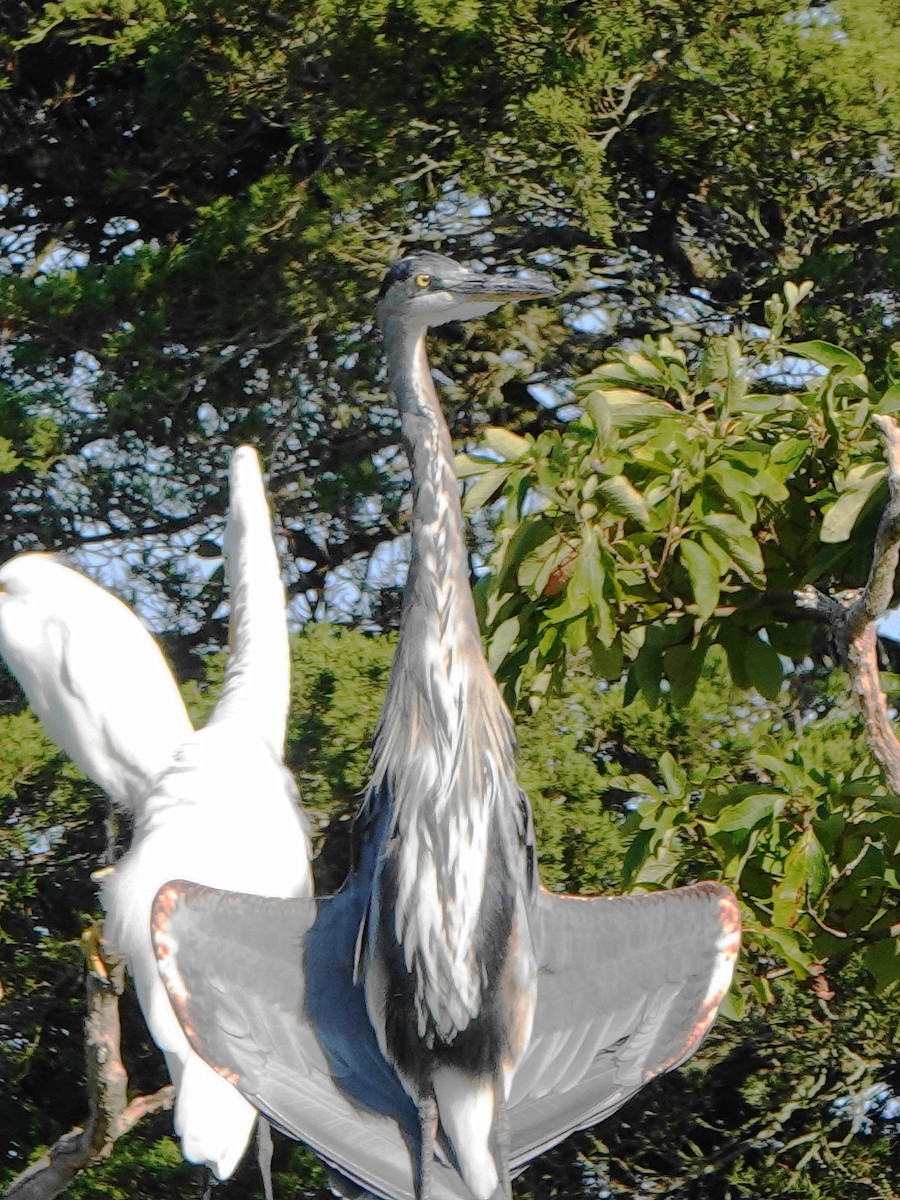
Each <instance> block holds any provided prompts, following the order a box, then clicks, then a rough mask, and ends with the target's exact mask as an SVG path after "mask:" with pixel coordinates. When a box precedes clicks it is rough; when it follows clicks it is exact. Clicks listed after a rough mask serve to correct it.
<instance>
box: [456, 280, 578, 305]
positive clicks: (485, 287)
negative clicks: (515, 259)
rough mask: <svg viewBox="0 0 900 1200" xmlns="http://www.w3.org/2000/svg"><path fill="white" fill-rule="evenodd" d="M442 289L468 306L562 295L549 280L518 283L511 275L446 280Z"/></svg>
mask: <svg viewBox="0 0 900 1200" xmlns="http://www.w3.org/2000/svg"><path fill="white" fill-rule="evenodd" d="M441 289H442V290H443V291H446V292H449V293H450V295H451V296H452V297H453V298H454V300H459V301H460V302H461V303H464V304H465V303H473V304H485V303H486V304H509V303H510V302H512V301H516V300H543V299H546V298H548V297H550V296H557V295H559V288H557V287H556V286H554V284H552V283H549V282H548V281H547V280H545V279H518V278H515V277H513V276H511V275H474V274H473V275H466V276H463V277H462V278H461V279H453V278H450V279H442V280H441Z"/></svg>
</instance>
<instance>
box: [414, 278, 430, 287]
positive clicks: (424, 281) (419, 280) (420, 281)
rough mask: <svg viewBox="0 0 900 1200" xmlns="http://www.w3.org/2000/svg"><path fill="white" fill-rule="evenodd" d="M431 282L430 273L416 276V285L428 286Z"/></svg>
mask: <svg viewBox="0 0 900 1200" xmlns="http://www.w3.org/2000/svg"><path fill="white" fill-rule="evenodd" d="M429 283H431V276H430V275H417V276H416V287H420V288H427V287H428V285H429Z"/></svg>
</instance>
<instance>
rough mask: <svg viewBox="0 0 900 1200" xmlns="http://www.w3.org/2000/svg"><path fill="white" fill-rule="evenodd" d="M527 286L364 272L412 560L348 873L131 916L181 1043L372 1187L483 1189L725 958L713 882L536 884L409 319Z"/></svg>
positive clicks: (420, 329) (631, 1067)
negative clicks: (269, 893) (302, 888)
mask: <svg viewBox="0 0 900 1200" xmlns="http://www.w3.org/2000/svg"><path fill="white" fill-rule="evenodd" d="M541 291H542V289H541V288H540V287H537V286H534V285H531V284H529V283H527V282H526V283H523V282H522V281H515V280H512V279H505V280H498V279H497V278H496V277H490V276H473V275H472V273H470V272H467V271H466V270H465V269H464V268H462V267H460V266H458V264H455V263H453V262H452V261H451V260H449V259H444V258H442V257H441V256H436V255H419V256H415V257H413V258H410V259H405V260H402V261H401V262H400V263H399V264H395V266H394V267H393V268H392V269H391V270H390V271H389V273H388V275H387V277H386V279H385V282H384V284H383V286H382V291H381V296H380V300H379V314H378V315H379V321H380V324H381V326H382V329H383V331H384V334H385V346H386V352H387V358H388V368H389V378H390V381H391V389H392V392H393V394H394V395H395V397H396V399H397V402H398V406H399V408H400V412H401V422H402V428H403V433H404V439H405V441H406V444H407V447H408V450H409V454H410V459H411V466H412V477H413V534H412V555H411V563H410V571H409V579H408V582H407V587H406V593H405V598H404V608H403V613H402V617H401V635H400V640H399V643H398V648H397V653H396V657H395V662H394V665H393V669H392V673H391V679H390V683H389V688H388V696H387V699H386V702H385V708H384V712H383V714H382V718H381V722H380V725H379V728H378V731H377V733H376V738H375V745H374V749H373V775H372V782H371V785H370V788H369V790H368V793H367V796H366V799H365V802H364V804H363V807H362V809H361V811H360V814H359V816H358V818H357V822H356V826H355V831H354V832H355V843H356V859H355V865H354V870H353V872H352V874H351V876H350V879H349V880H348V882H347V884H346V885H345V887H344V888H343V889H342V891H341V892H340V893H338V895H336V896H334V897H332V898H326V899H322V900H318V901H311V900H309V901H306V900H297V901H286V902H280V903H279V902H274V901H255V900H251V899H249V898H247V897H243V898H242V897H239V896H229V895H225V894H222V893H215V892H211V891H208V890H206V889H202V888H196V887H193V886H189V885H186V884H182V883H172V884H169V885H167V886H166V887H165V888H164V889H163V890H162V892H161V893H160V896H159V898H158V900H157V905H156V908H155V910H154V919H153V924H154V937H155V943H156V947H157V955H158V958H159V962H160V969H161V971H162V974H163V977H164V979H165V981H166V986H167V988H168V990H169V994H170V996H171V997H172V999H173V1004H174V1005H175V1008H176V1011H177V1013H178V1015H179V1018H180V1019H181V1021H182V1024H183V1026H184V1028H185V1030H186V1031H187V1033H188V1037H189V1039H190V1040H191V1042H192V1044H193V1045H194V1046H195V1047H196V1048H197V1049H198V1050H199V1051H200V1052H201V1053H202V1054H203V1055H204V1056H205V1057H206V1058H207V1059H208V1061H210V1062H211V1063H213V1064H215V1065H216V1067H217V1068H218V1069H219V1070H220V1071H222V1072H223V1073H226V1074H227V1076H228V1077H229V1078H231V1079H232V1080H233V1081H234V1082H235V1084H236V1086H238V1087H239V1088H240V1089H241V1090H242V1092H244V1094H245V1095H248V1096H249V1097H250V1098H251V1099H252V1100H253V1102H254V1103H255V1104H256V1105H257V1106H258V1107H259V1108H260V1109H261V1110H262V1111H263V1112H265V1113H266V1114H267V1115H269V1116H270V1117H271V1118H272V1119H273V1120H274V1121H275V1122H276V1123H277V1124H278V1125H280V1126H281V1128H283V1129H284V1130H286V1131H287V1132H290V1133H292V1134H294V1135H295V1136H297V1137H300V1138H301V1139H303V1140H305V1141H307V1142H308V1143H309V1144H310V1145H311V1146H313V1148H314V1149H316V1150H317V1151H318V1152H319V1153H320V1154H321V1155H322V1157H323V1158H324V1160H325V1161H326V1162H327V1163H328V1164H329V1165H331V1166H333V1167H334V1168H335V1169H337V1170H339V1171H341V1172H342V1173H343V1174H344V1175H346V1176H347V1177H349V1178H350V1179H351V1180H352V1181H353V1182H354V1183H355V1184H357V1185H358V1186H360V1187H362V1188H364V1189H367V1190H369V1191H370V1192H372V1193H373V1194H375V1195H378V1196H381V1197H383V1198H384V1200H401V1198H403V1200H406V1198H407V1197H408V1196H409V1194H410V1191H411V1190H413V1189H415V1191H416V1193H417V1195H418V1196H420V1197H424V1196H428V1195H429V1194H430V1196H431V1197H432V1200H445V1198H446V1197H448V1196H457V1197H469V1198H471V1197H472V1196H475V1197H476V1198H477V1200H487V1197H493V1196H494V1195H495V1194H496V1195H498V1196H508V1195H509V1171H510V1169H515V1168H516V1167H517V1166H519V1165H521V1164H523V1163H524V1162H526V1161H527V1160H528V1159H529V1158H530V1157H532V1156H533V1155H534V1154H536V1153H539V1152H540V1151H541V1150H543V1149H546V1148H547V1147H548V1146H550V1145H553V1144H554V1143H555V1142H557V1141H558V1140H560V1139H561V1138H562V1137H565V1136H566V1134H567V1133H569V1132H571V1131H572V1130H574V1129H577V1128H580V1127H582V1126H583V1125H587V1124H590V1123H592V1122H593V1121H595V1120H599V1119H600V1118H601V1117H603V1116H605V1115H608V1113H610V1112H612V1111H613V1110H614V1109H615V1108H617V1107H618V1106H619V1105H620V1104H622V1103H624V1101H625V1100H626V1099H627V1098H628V1097H629V1096H630V1095H632V1094H633V1093H634V1091H635V1090H637V1088H638V1087H640V1086H641V1085H642V1083H643V1082H645V1081H646V1080H647V1079H648V1078H651V1077H652V1076H653V1075H655V1074H657V1073H659V1072H660V1071H662V1070H667V1069H669V1068H670V1067H672V1066H675V1065H677V1064H678V1063H679V1062H680V1061H682V1060H683V1059H684V1058H685V1057H686V1056H687V1055H689V1054H690V1053H692V1052H693V1049H695V1048H696V1045H697V1044H698V1043H699V1040H700V1038H701V1037H702V1036H703V1034H704V1033H705V1032H706V1030H707V1029H708V1028H709V1025H710V1024H711V1022H712V1020H713V1018H714V1016H715V1012H716V1010H717V1007H718V1005H719V1003H721V1000H722V998H723V996H724V994H725V990H726V989H727V986H728V982H729V981H730V977H731V971H732V968H733V965H734V961H735V957H736V954H737V946H738V941H739V928H740V921H739V917H738V910H737V905H736V902H735V900H734V897H733V896H732V894H731V893H730V892H729V891H728V889H727V888H724V887H722V886H720V885H717V884H697V885H694V886H693V887H690V888H685V889H681V890H679V891H674V892H667V893H662V894H660V895H658V896H649V897H636V898H616V899H605V898H599V899H592V900H581V899H575V898H570V897H569V898H562V897H557V896H552V895H550V894H549V893H547V892H546V891H545V890H543V889H542V888H540V886H539V883H538V881H537V875H536V870H535V861H534V846H533V834H532V828H531V813H530V808H529V805H528V802H527V799H526V798H525V797H524V795H523V794H522V792H521V790H520V789H519V787H518V784H517V783H516V778H515V768H514V761H513V755H514V738H513V731H512V724H511V721H510V717H509V714H508V712H507V711H506V709H505V707H504V705H503V704H502V701H501V699H500V696H499V693H498V692H497V689H496V686H495V684H494V681H493V679H492V678H491V676H490V673H489V671H488V670H487V666H486V663H485V661H484V656H483V653H482V650H481V643H480V638H479V634H478V628H477V624H476V620H475V613H474V609H473V606H472V600H471V594H470V590H469V580H468V564H467V561H466V554H465V545H464V540H463V523H462V513H461V510H460V505H459V499H458V494H457V485H456V480H455V476H454V475H453V468H452V454H451V447H450V439H449V433H448V430H447V426H446V422H445V421H444V418H443V415H442V413H441V410H440V407H439V405H438V401H437V397H436V394H435V392H434V387H433V384H432V381H431V376H430V372H429V369H428V362H427V357H426V354H425V349H424V334H425V330H426V328H427V327H428V326H429V325H432V324H439V323H441V322H442V321H444V320H451V319H453V318H454V317H466V316H471V315H480V314H482V313H483V312H487V311H490V309H491V308H493V307H496V306H497V304H499V303H502V302H503V301H504V300H506V299H520V298H525V297H526V296H528V295H532V296H533V295H537V294H539V293H541ZM267 931H268V932H267ZM237 959H240V961H236V960H237ZM286 960H289V961H286ZM323 996H324V997H327V1000H323ZM366 1016H368V1020H367V1019H366ZM379 1050H380V1051H381V1054H380V1055H379V1053H378V1051H379ZM388 1064H390V1066H392V1067H393V1068H394V1069H395V1071H396V1075H394V1074H393V1073H392V1072H390V1071H389V1070H388V1069H387V1066H388ZM398 1080H399V1083H398ZM401 1084H402V1087H401V1086H400V1085H401ZM386 1118H389V1119H387V1120H386Z"/></svg>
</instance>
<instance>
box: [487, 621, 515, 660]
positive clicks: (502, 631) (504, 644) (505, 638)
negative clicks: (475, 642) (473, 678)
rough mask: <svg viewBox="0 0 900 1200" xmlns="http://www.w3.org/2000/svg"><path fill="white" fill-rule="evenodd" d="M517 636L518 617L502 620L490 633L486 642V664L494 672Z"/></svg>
mask: <svg viewBox="0 0 900 1200" xmlns="http://www.w3.org/2000/svg"><path fill="white" fill-rule="evenodd" d="M518 636H519V618H518V617H510V618H509V619H508V620H506V621H503V622H502V623H501V624H500V625H498V626H497V628H496V629H495V630H494V632H493V633H492V634H491V640H490V643H489V644H488V665H489V666H490V668H491V670H492V671H494V672H496V671H497V669H498V667H499V666H500V665H501V663H502V662H503V660H504V659H505V658H506V656H507V655H508V654H509V652H510V650H512V648H513V646H514V645H515V644H516V639H517V638H518Z"/></svg>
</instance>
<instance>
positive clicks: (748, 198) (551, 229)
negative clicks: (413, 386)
mask: <svg viewBox="0 0 900 1200" xmlns="http://www.w3.org/2000/svg"><path fill="white" fill-rule="evenodd" d="M898 42H900V39H898V36H897V31H896V23H895V16H894V15H893V14H892V12H891V10H890V9H889V6H887V5H886V4H884V3H877V2H875V0H846V3H844V4H842V5H841V7H840V8H831V7H829V8H826V9H821V8H817V7H809V8H807V7H803V6H801V7H800V8H797V6H796V5H795V4H794V3H786V2H783V0H774V2H773V0H769V2H768V3H766V4H765V5H763V6H762V7H757V8H751V9H747V10H744V11H741V10H735V9H734V8H733V7H732V6H729V5H723V4H721V3H719V2H718V0H710V2H708V3H703V4H700V5H698V4H690V5H687V4H680V3H677V2H672V0H660V2H658V3H657V2H654V3H653V4H650V5H649V6H648V5H647V4H644V3H642V4H640V5H637V4H631V3H622V4H618V5H613V6H609V5H605V6H601V7H600V8H598V6H596V5H593V4H571V3H568V2H567V3H563V2H562V0H552V2H551V3H549V4H541V5H535V4H533V3H531V2H525V3H520V4H516V5H514V6H509V5H499V6H498V5H495V4H489V3H481V2H471V0H467V2H466V3H461V2H460V3H454V4H452V5H449V6H447V5H440V6H437V7H436V6H435V5H433V4H432V3H431V0H413V2H410V3H399V2H398V3H381V2H374V0H366V2H364V3H358V4H355V5H350V6H348V5H346V4H344V3H341V4H335V3H334V2H333V0H319V2H318V3H316V4H313V5H308V4H307V5H299V4H297V3H296V0H279V2H278V3H276V4H266V5H263V4H259V3H255V2H248V3H239V2H229V3H224V2H221V3H209V2H206V0H202V2H198V3H186V4H183V3H178V4H175V3H167V2H164V0H156V2H154V3H145V4H142V5H139V6H134V5H131V4H123V3H119V2H118V0H116V2H113V3H110V4H108V5H106V6H105V7H101V8H99V9H98V7H97V5H96V4H94V3H88V2H87V0H62V2H60V3H52V4H28V3H21V4H18V5H12V6H6V8H5V10H4V13H3V15H2V16H0V44H2V46H3V51H4V55H3V59H4V62H5V64H6V66H5V70H6V75H5V78H4V81H3V82H4V86H3V88H2V90H0V130H2V134H3V136H2V138H0V180H2V181H3V183H4V184H5V187H6V190H5V192H4V208H3V213H4V218H3V219H4V224H5V226H6V230H7V233H6V236H5V237H4V239H3V254H4V256H5V257H4V258H3V260H2V262H0V316H2V319H3V321H4V325H3V330H4V337H5V344H4V349H3V352H2V360H0V372H2V374H0V381H2V384H3V392H2V395H0V405H2V414H0V415H2V420H0V436H2V437H5V438H6V439H7V442H8V443H9V445H7V444H6V443H0V444H2V445H4V446H5V447H6V453H5V459H4V460H2V461H0V465H3V461H5V464H6V482H7V495H8V497H9V499H8V504H7V506H6V511H5V513H4V526H3V534H2V536H3V538H4V541H5V544H6V545H8V546H9V547H11V548H12V547H15V548H22V547H24V546H26V545H28V546H31V545H36V544H38V545H44V546H50V547H54V548H55V547H78V546H89V547H90V549H91V554H92V556H93V559H94V560H96V559H97V557H98V556H100V555H104V554H105V555H108V556H110V557H112V556H114V547H115V546H117V545H119V544H121V543H122V541H123V540H125V541H127V544H128V546H129V547H130V554H129V558H128V563H129V569H130V571H131V572H132V575H134V576H136V578H137V579H138V580H141V579H144V580H146V581H150V582H151V583H152V585H153V588H154V589H155V592H156V595H157V601H156V603H157V605H158V606H159V607H160V608H161V609H162V612H161V613H160V620H159V624H160V625H161V626H163V625H166V626H168V625H172V624H174V623H175V622H176V621H177V622H179V623H180V626H181V628H182V631H183V632H184V633H185V634H187V635H189V636H190V639H191V640H192V641H193V642H194V643H195V644H204V643H205V642H207V641H208V640H209V639H210V637H215V636H217V635H218V633H219V626H218V625H217V624H216V622H215V620H214V605H215V595H216V592H215V586H213V587H212V588H208V587H207V588H204V587H203V586H202V584H201V583H200V582H199V581H198V580H197V579H185V578H184V575H183V572H181V571H179V570H178V569H177V568H176V567H174V566H173V563H172V556H171V555H169V554H168V553H167V549H166V547H167V544H168V543H169V541H170V540H171V539H173V538H175V539H177V540H178V542H179V544H180V545H183V544H193V545H197V546H205V547H206V548H207V550H212V549H213V548H214V546H215V544H216V542H217V541H218V538H219V535H220V524H219V517H220V513H221V509H222V504H221V489H220V484H219V482H218V480H220V479H221V476H222V467H223V462H224V457H225V451H226V449H227V447H228V445H231V444H235V443H236V442H238V441H241V440H247V439H249V440H253V441H255V442H257V443H258V444H260V445H261V447H262V448H263V449H264V450H265V451H266V452H267V454H268V458H269V461H270V465H271V467H272V469H273V472H274V479H275V490H276V492H277V493H278V498H279V507H280V511H281V513H282V515H283V519H284V521H285V524H286V526H287V530H288V536H289V537H290V539H291V542H292V551H293V553H292V555H291V562H292V563H293V564H294V565H293V567H292V578H291V581H290V583H291V588H292V591H293V592H294V593H295V594H296V596H297V604H298V606H299V610H300V611H302V612H303V613H306V612H308V611H309V610H316V609H317V606H319V605H320V604H321V603H322V601H323V597H325V598H326V600H327V602H328V607H329V611H331V612H332V613H334V612H336V611H337V609H338V607H339V603H340V599H339V598H338V597H337V596H336V590H337V584H338V582H339V580H340V579H341V578H345V577H347V576H348V575H349V576H350V577H351V578H353V579H355V580H356V581H357V583H359V582H361V581H368V582H370V583H373V584H377V576H375V575H372V574H371V573H370V572H369V570H368V565H369V556H370V554H371V552H372V550H373V549H374V547H376V546H377V545H379V544H381V543H384V542H385V541H392V540H394V539H395V538H396V537H397V536H398V535H399V534H401V533H402V531H403V529H404V527H405V526H404V514H403V511H402V504H401V499H402V494H403V489H404V483H405V468H404V465H403V463H402V460H401V459H400V458H399V457H398V454H397V451H396V440H397V439H396V434H395V423H394V418H393V414H391V413H388V412H385V410H384V407H383V404H382V402H381V400H380V395H379V384H380V380H379V370H380V368H379V366H378V351H377V347H376V346H375V344H374V342H373V339H372V337H371V295H372V290H373V287H374V286H375V284H376V282H377V279H378V276H379V275H380V273H381V270H382V269H383V267H384V265H385V263H386V260H387V259H388V258H390V257H391V256H392V255H394V254H396V252H397V250H398V248H399V247H400V246H401V244H403V243H407V244H408V243H409V242H411V241H412V242H427V243H432V242H441V243H442V244H443V245H444V246H445V248H447V249H449V250H450V251H451V252H453V251H456V252H457V253H460V254H464V255H466V256H472V255H475V256H477V257H481V258H483V259H484V260H485V261H488V262H494V261H499V262H502V263H506V264H513V263H530V264H532V265H538V266H540V267H541V268H542V269H547V268H548V267H549V268H551V269H553V270H554V271H555V272H556V274H557V276H558V277H559V279H560V281H561V282H563V283H564V284H565V286H566V304H565V307H564V308H563V310H562V311H563V315H564V324H560V322H559V321H558V319H557V317H556V315H555V314H554V313H553V312H551V311H550V310H549V309H545V308H539V307H536V308H535V309H534V310H533V312H531V313H529V314H528V315H527V317H526V318H525V319H524V320H521V319H520V317H518V316H517V318H516V321H515V332H511V331H510V330H509V329H508V328H506V323H507V318H506V317H504V316H503V315H500V316H498V317H496V318H494V319H492V321H491V322H490V323H489V324H488V325H487V326H486V327H482V328H480V329H479V330H477V331H470V332H467V333H465V334H463V335H462V337H461V340H457V341H455V342H451V344H450V345H449V346H448V347H447V348H446V349H445V350H443V351H442V353H441V356H440V366H441V369H442V370H444V371H445V373H446V374H447V375H448V376H449V377H450V378H451V379H453V378H455V379H457V380H465V385H464V387H460V388H458V389H450V391H449V393H448V403H449V405H450V407H451V409H452V412H453V417H454V426H455V430H456V432H457V433H458V434H459V435H461V436H465V435H467V434H468V433H469V432H470V431H471V430H472V428H473V426H474V425H477V424H479V423H481V422H483V420H484V419H485V418H489V419H490V420H491V421H493V422H495V423H497V424H501V425H504V426H512V427H513V428H515V429H517V430H518V431H519V432H523V431H533V432H538V431H540V430H541V429H542V428H545V427H552V426H553V424H554V417H553V415H552V414H550V413H548V412H547V411H546V410H545V409H544V408H542V407H541V406H540V405H539V404H537V403H536V402H535V399H534V395H533V393H532V391H531V390H530V386H529V385H527V384H526V382H525V380H526V379H530V381H531V385H533V384H534V383H536V382H539V381H544V382H545V383H548V384H550V385H552V386H553V387H561V386H563V385H564V383H565V381H566V380H567V379H568V378H570V377H572V376H573V375H576V376H577V375H579V374H583V373H584V372H585V371H587V370H588V369H589V367H590V365H591V364H592V362H593V360H594V359H595V357H596V354H597V352H598V349H599V348H600V347H601V346H603V345H606V344H613V343H615V342H617V341H619V340H621V338H622V337H625V336H641V335H643V334H644V333H646V332H651V333H653V332H657V331H659V330H660V329H661V328H664V327H668V326H669V325H670V324H671V323H672V322H673V321H674V322H675V323H676V324H678V325H680V326H684V325H688V326H690V327H692V328H693V329H694V330H695V333H694V335H693V336H696V333H697V331H699V330H700V329H702V328H703V327H706V328H707V329H709V328H716V327H717V326H718V325H721V324H722V323H724V324H725V325H728V324H730V323H731V322H733V321H734V320H735V318H736V317H737V316H746V315H752V316H753V317H754V318H755V319H756V320H761V319H762V318H763V307H764V301H765V299H766V297H767V296H768V295H769V294H770V293H771V291H772V290H773V286H781V284H782V282H783V280H784V278H785V277H786V276H788V277H798V276H800V277H809V278H811V279H813V280H814V281H816V283H817V291H816V298H817V299H816V308H815V309H814V310H813V312H812V313H811V319H812V320H814V321H815V326H814V327H813V325H812V324H811V325H810V330H811V332H813V331H815V332H819V333H823V334H825V335H827V336H838V334H840V336H841V338H842V340H843V343H844V344H845V345H846V346H847V347H848V349H850V350H853V351H855V352H859V353H861V354H862V355H863V357H864V358H865V359H866V360H867V361H868V360H869V359H871V360H872V361H873V363H874V364H875V367H876V369H880V368H881V367H882V365H883V362H884V352H883V338H882V336H881V331H882V327H883V322H884V320H886V319H891V318H892V316H893V312H894V309H893V306H894V299H893V297H894V295H895V292H896V284H897V245H896V237H895V228H896V214H897V175H896V171H895V168H894V164H893V146H894V145H895V144H896V141H897V136H896V134H897V123H898V116H897V105H896V100H895V98H894V94H893V91H892V89H891V87H890V86H889V83H890V81H891V80H892V79H893V78H894V76H895V74H896V71H895V67H896V61H895V60H896V58H897V57H898V53H900V51H898ZM876 49H877V53H876V52H875V50H876ZM148 465H149V467H150V470H149V471H148V470H147V469H146V468H147V467H148ZM123 582H125V581H124V580H123ZM346 595H347V593H346V592H345V593H344V594H343V596H344V598H345V599H346ZM163 597H165V598H166V601H167V602H166V603H164V601H163ZM367 608H368V609H369V610H370V611H369V612H366V609H367ZM360 610H363V613H364V614H365V615H370V616H373V617H374V619H375V620H376V621H379V622H381V613H380V609H379V608H378V606H377V604H375V605H374V607H372V606H370V605H368V604H367V603H366V602H364V601H359V600H357V601H356V603H355V615H356V616H359V615H361V613H360ZM386 623H388V624H389V623H390V614H389V613H388V615H387V618H386Z"/></svg>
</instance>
